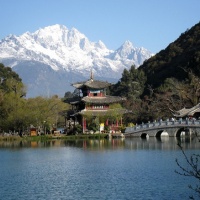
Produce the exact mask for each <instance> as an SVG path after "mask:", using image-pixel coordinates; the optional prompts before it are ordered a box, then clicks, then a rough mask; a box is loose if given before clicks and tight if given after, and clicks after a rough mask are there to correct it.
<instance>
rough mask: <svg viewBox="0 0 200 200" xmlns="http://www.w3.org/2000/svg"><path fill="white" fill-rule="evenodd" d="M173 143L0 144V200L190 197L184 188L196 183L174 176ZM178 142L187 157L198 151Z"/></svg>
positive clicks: (175, 153) (175, 150)
mask: <svg viewBox="0 0 200 200" xmlns="http://www.w3.org/2000/svg"><path fill="white" fill-rule="evenodd" d="M176 144H177V141H176V139H175V138H168V139H161V140H157V139H156V138H150V139H149V140H142V139H140V138H133V139H128V138H127V139H124V140H121V139H118V140H117V139H115V140H100V141H99V140H91V141H62V140H57V141H53V142H48V143H41V142H32V143H31V142H25V143H17V142H16V143H9V142H8V143H5V142H0V170H1V172H0V199H1V200H4V199H5V200H11V199H12V200H18V199H20V200H26V199H27V200H35V199H41V200H44V199H48V200H54V199H55V200H59V199H63V200H65V199H66V200H68V199H69V200H71V199H73V200H74V199H75V200H76V199H77V200H79V199H81V200H82V199H83V200H86V199H95V200H96V199H100V200H104V199H106V200H129V199H133V200H134V199H137V200H139V199H144V200H151V199H152V200H162V199H163V200H164V199H166V200H173V199H174V200H179V199H181V200H185V199H189V195H191V194H193V192H192V191H191V190H190V189H189V188H188V185H189V184H196V183H195V182H194V181H193V179H191V178H187V177H183V176H180V175H178V174H176V173H175V172H174V170H175V169H178V167H177V165H176V163H175V159H176V158H178V159H179V161H180V162H182V163H183V165H185V162H184V159H183V156H182V153H181V151H180V150H179V148H178V147H177V145H176ZM182 144H183V146H184V149H185V151H186V154H187V155H191V154H192V153H199V152H200V151H199V150H200V142H198V141H197V140H196V139H193V140H191V139H187V140H185V139H183V140H182ZM197 184H198V182H197ZM197 199H198V198H197Z"/></svg>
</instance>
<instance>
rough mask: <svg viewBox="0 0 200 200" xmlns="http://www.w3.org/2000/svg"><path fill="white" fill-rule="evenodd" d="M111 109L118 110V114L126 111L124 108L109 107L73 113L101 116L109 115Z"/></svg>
mask: <svg viewBox="0 0 200 200" xmlns="http://www.w3.org/2000/svg"><path fill="white" fill-rule="evenodd" d="M112 111H114V112H118V113H120V114H125V113H127V112H128V111H127V110H126V109H124V108H117V109H109V110H81V111H80V112H77V113H75V114H74V115H78V114H80V115H87V114H90V115H93V116H103V115H109V114H110V113H111V112H112Z"/></svg>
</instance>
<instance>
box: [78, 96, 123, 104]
mask: <svg viewBox="0 0 200 200" xmlns="http://www.w3.org/2000/svg"><path fill="white" fill-rule="evenodd" d="M125 100H126V99H125V98H122V97H119V96H107V95H106V96H105V97H89V96H85V97H83V98H82V101H83V102H85V103H94V104H107V103H108V104H109V103H117V102H121V101H125Z"/></svg>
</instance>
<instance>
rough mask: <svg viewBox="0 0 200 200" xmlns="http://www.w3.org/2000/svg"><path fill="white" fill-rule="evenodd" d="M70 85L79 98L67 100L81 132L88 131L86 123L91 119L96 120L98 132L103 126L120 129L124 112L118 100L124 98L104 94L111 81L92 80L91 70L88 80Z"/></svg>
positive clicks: (101, 130) (113, 129)
mask: <svg viewBox="0 0 200 200" xmlns="http://www.w3.org/2000/svg"><path fill="white" fill-rule="evenodd" d="M72 86H73V87H75V88H76V89H77V90H78V93H79V94H78V96H79V98H77V99H76V100H75V101H71V102H69V103H70V104H71V105H72V110H71V117H74V120H75V123H76V124H77V123H79V124H80V125H82V128H83V133H86V132H87V131H90V128H89V126H88V125H89V123H91V120H93V121H98V124H99V128H98V130H99V131H100V132H104V131H105V127H106V128H107V129H109V130H110V131H112V132H113V131H119V130H120V127H122V115H123V114H124V113H125V112H126V110H125V109H123V108H122V107H121V105H120V102H122V101H124V100H126V99H125V98H122V97H119V96H109V95H107V94H106V89H107V88H108V87H109V86H111V83H108V82H107V81H106V82H105V81H99V80H94V78H93V74H92V72H91V75H90V79H89V80H87V81H83V82H76V83H73V84H72Z"/></svg>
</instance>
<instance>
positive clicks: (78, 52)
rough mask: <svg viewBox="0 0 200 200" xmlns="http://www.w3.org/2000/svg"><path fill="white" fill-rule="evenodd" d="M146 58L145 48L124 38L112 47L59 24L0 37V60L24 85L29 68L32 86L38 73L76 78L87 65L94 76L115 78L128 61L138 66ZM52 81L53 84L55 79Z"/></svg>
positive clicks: (28, 83) (84, 73) (83, 72)
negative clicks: (117, 47) (17, 34)
mask: <svg viewBox="0 0 200 200" xmlns="http://www.w3.org/2000/svg"><path fill="white" fill-rule="evenodd" d="M148 58H149V54H148V53H146V51H144V52H142V53H141V52H139V51H137V48H134V47H133V45H132V43H131V42H130V41H128V40H127V41H125V42H124V44H123V45H122V46H121V47H120V48H119V49H117V50H116V51H113V50H110V49H108V48H107V47H106V45H105V44H104V43H103V42H102V41H101V40H99V41H98V42H91V41H90V40H89V39H88V38H87V37H86V36H85V35H84V34H83V33H81V32H79V31H78V30H77V29H76V28H72V29H68V28H67V27H66V26H64V25H59V24H55V25H52V26H47V27H44V28H40V29H39V30H37V31H35V32H34V33H30V32H26V33H24V34H22V35H20V36H15V35H10V36H9V37H6V38H5V39H4V40H2V41H0V62H2V63H4V64H5V65H9V66H11V67H12V68H13V70H15V69H17V72H18V74H19V75H20V76H21V77H22V79H24V80H26V81H25V84H27V85H30V81H29V80H27V77H29V75H28V72H27V71H28V70H29V71H31V76H34V77H36V78H34V83H31V88H33V87H34V88H35V87H36V86H38V84H39V83H40V82H41V81H42V77H41V75H40V74H41V73H43V74H44V76H46V75H45V73H46V74H48V76H49V77H51V76H52V75H53V74H54V73H56V74H59V75H55V74H54V75H55V76H56V77H57V76H60V77H59V78H58V80H56V81H58V82H59V81H60V78H61V77H63V80H62V83H64V81H66V82H67V79H70V80H71V79H72V77H71V76H72V75H71V74H73V76H74V77H76V78H74V81H77V79H78V78H77V77H82V78H83V77H88V74H89V73H90V70H91V68H93V69H94V74H95V76H96V77H103V78H104V79H106V78H108V79H111V78H113V79H115V80H116V79H119V78H120V76H121V73H122V71H123V70H124V68H129V67H130V66H131V65H132V64H135V65H136V66H139V64H140V63H141V62H143V61H144V60H146V59H148ZM36 66H37V68H36ZM48 68H49V70H47V69H48ZM25 71H26V74H25ZM40 71H41V72H40ZM49 73H51V74H49ZM64 77H65V79H64ZM66 77H68V78H66ZM48 81H49V82H48ZM51 81H52V80H50V79H49V78H48V77H47V78H46V83H45V84H46V85H49V84H50V83H51ZM79 81H80V80H79ZM112 82H113V81H112ZM41 85H43V83H42V82H41ZM52 85H53V88H55V80H54V83H52ZM59 87H61V86H59ZM62 87H64V86H62ZM57 88H58V87H57ZM35 90H37V88H35ZM38 90H39V89H38ZM49 90H50V89H49Z"/></svg>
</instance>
